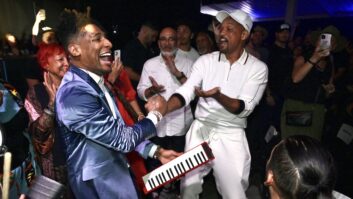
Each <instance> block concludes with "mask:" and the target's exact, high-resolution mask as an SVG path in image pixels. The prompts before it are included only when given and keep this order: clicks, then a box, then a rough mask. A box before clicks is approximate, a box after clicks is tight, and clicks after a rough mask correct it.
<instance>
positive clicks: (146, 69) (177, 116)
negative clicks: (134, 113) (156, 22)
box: [137, 52, 193, 137]
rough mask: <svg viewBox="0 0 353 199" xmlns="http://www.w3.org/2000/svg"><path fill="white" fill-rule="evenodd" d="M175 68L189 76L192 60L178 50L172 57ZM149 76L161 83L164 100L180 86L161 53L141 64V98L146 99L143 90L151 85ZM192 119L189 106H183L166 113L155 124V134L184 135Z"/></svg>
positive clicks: (139, 88) (138, 91) (160, 135)
mask: <svg viewBox="0 0 353 199" xmlns="http://www.w3.org/2000/svg"><path fill="white" fill-rule="evenodd" d="M174 62H175V66H176V67H177V69H178V70H179V71H181V72H183V73H184V74H185V76H186V77H189V75H190V72H191V67H192V61H191V60H189V59H187V58H184V57H183V56H181V55H180V54H179V53H178V52H177V54H176V57H175V59H174ZM149 76H151V77H153V78H154V79H155V80H156V82H157V83H158V84H159V85H163V86H164V88H165V92H163V93H160V95H162V96H163V97H164V98H165V99H166V100H168V99H169V98H170V96H171V95H172V94H173V93H174V92H175V91H176V89H177V88H179V87H180V86H181V83H180V82H179V81H178V80H177V78H176V77H175V76H174V75H173V74H172V73H171V72H170V71H169V69H168V66H167V65H166V64H165V62H164V60H163V58H162V56H161V55H159V56H156V57H154V58H152V59H149V60H147V61H146V63H145V64H144V66H143V70H142V74H141V78H140V82H139V84H138V86H137V93H138V95H139V97H140V98H141V99H144V100H146V98H145V90H146V89H148V88H149V87H151V86H152V83H151V81H150V79H149ZM192 120H193V117H192V113H191V108H190V106H186V107H183V108H181V109H178V110H176V111H173V112H171V113H168V114H166V115H165V116H164V117H163V119H162V120H161V121H160V123H159V124H158V126H157V135H158V136H159V137H164V136H180V135H184V134H185V133H186V131H187V130H188V128H189V126H190V124H191V122H192Z"/></svg>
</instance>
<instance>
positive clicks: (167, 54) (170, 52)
mask: <svg viewBox="0 0 353 199" xmlns="http://www.w3.org/2000/svg"><path fill="white" fill-rule="evenodd" d="M177 50H178V49H176V48H175V49H173V50H172V51H163V50H161V54H162V55H163V56H167V57H168V56H174V55H175V54H176V52H177Z"/></svg>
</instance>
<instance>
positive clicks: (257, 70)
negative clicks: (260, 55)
mask: <svg viewBox="0 0 353 199" xmlns="http://www.w3.org/2000/svg"><path fill="white" fill-rule="evenodd" d="M267 76H268V69H267V66H266V64H265V63H263V62H262V61H260V60H258V59H257V58H255V57H254V56H252V55H250V54H249V53H247V52H246V51H245V50H244V51H243V53H242V55H241V56H240V58H239V59H238V60H237V61H236V62H234V63H233V64H232V65H231V64H230V63H229V61H228V60H227V59H226V57H225V55H224V54H221V57H220V58H219V52H213V53H210V54H206V55H203V56H201V57H200V58H199V59H198V60H197V61H196V62H195V63H194V65H193V68H192V72H191V75H190V77H189V78H188V80H187V81H186V82H185V83H184V84H183V85H182V86H181V87H180V88H179V89H177V91H176V93H179V94H180V95H182V96H183V97H184V99H185V102H186V104H189V103H190V101H191V100H192V99H194V97H195V93H194V88H195V86H198V87H201V89H202V90H205V91H207V90H210V89H212V88H215V87H220V89H221V93H222V94H224V95H226V96H228V97H230V98H235V99H240V100H243V101H244V103H245V108H244V110H243V111H242V112H241V113H240V114H234V113H230V112H229V111H227V110H226V109H225V108H224V107H223V106H222V105H221V104H220V103H218V102H217V101H216V100H215V99H214V98H211V97H210V98H200V99H199V102H198V104H197V108H196V113H195V117H196V119H198V120H200V121H205V122H208V123H210V124H211V125H212V124H214V125H218V126H223V127H227V128H233V127H234V128H245V127H246V117H247V116H248V115H249V114H250V113H251V112H252V111H253V109H254V108H255V106H256V105H257V104H258V103H259V101H260V99H261V97H262V94H263V92H264V90H265V87H266V83H267Z"/></svg>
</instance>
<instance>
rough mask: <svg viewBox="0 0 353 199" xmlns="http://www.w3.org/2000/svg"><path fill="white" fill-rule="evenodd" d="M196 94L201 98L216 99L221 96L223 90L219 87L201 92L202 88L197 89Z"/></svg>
mask: <svg viewBox="0 0 353 199" xmlns="http://www.w3.org/2000/svg"><path fill="white" fill-rule="evenodd" d="M195 94H196V95H197V96H199V97H205V98H207V97H213V98H216V97H218V96H219V95H220V94H221V89H220V88H219V87H214V88H212V89H210V90H208V91H204V90H201V88H200V87H195Z"/></svg>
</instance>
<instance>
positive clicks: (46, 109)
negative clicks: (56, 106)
mask: <svg viewBox="0 0 353 199" xmlns="http://www.w3.org/2000/svg"><path fill="white" fill-rule="evenodd" d="M44 113H46V114H48V115H50V116H54V112H53V111H51V110H50V109H48V108H45V109H44Z"/></svg>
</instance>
